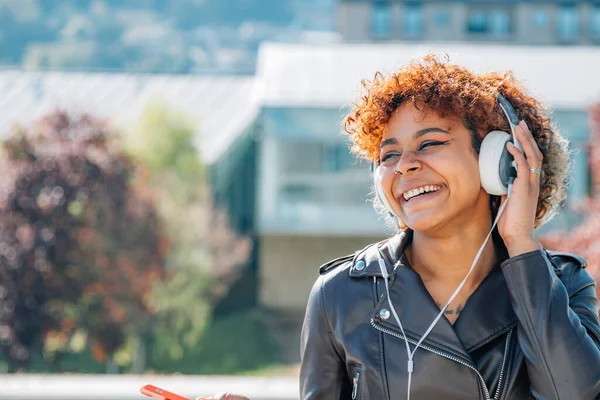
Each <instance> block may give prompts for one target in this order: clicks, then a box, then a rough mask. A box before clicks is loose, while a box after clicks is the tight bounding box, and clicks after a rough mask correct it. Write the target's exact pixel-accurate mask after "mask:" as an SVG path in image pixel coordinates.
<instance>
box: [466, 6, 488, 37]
mask: <svg viewBox="0 0 600 400" xmlns="http://www.w3.org/2000/svg"><path fill="white" fill-rule="evenodd" d="M467 31H469V33H486V32H487V31H488V16H487V14H486V13H485V12H483V11H481V10H474V11H472V12H471V14H470V15H469V20H468V25H467Z"/></svg>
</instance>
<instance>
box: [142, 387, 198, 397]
mask: <svg viewBox="0 0 600 400" xmlns="http://www.w3.org/2000/svg"><path fill="white" fill-rule="evenodd" d="M140 392H142V394H144V395H146V396H148V397H152V398H154V399H158V400H191V399H189V398H187V397H183V396H180V395H178V394H175V393H171V392H169V391H167V390H165V389H161V388H159V387H156V386H154V385H144V386H142V387H141V388H140Z"/></svg>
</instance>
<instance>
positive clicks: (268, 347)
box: [148, 312, 279, 374]
mask: <svg viewBox="0 0 600 400" xmlns="http://www.w3.org/2000/svg"><path fill="white" fill-rule="evenodd" d="M157 339H159V337H156V338H155V340H157ZM156 345H157V344H156V343H153V344H152V346H156ZM278 352H279V349H278V347H277V344H276V343H275V341H274V340H273V339H272V338H271V336H270V334H269V331H268V329H267V326H266V325H265V324H264V323H263V322H262V321H261V320H260V317H259V316H258V314H257V313H256V312H244V313H239V314H232V315H229V316H227V317H225V318H222V319H216V320H212V321H211V322H210V324H209V325H208V326H207V327H206V331H205V333H204V335H202V337H201V340H200V341H199V343H198V344H197V345H196V346H195V347H193V348H190V349H189V350H188V351H186V352H185V353H184V354H183V356H182V357H181V358H180V359H177V360H168V361H165V360H164V359H163V358H154V357H152V358H151V359H150V362H149V365H148V368H149V369H150V370H152V371H156V372H173V371H179V372H181V373H184V374H237V373H240V372H243V371H249V370H256V369H260V368H265V367H267V366H270V365H272V364H273V363H275V362H276V361H277V360H278Z"/></svg>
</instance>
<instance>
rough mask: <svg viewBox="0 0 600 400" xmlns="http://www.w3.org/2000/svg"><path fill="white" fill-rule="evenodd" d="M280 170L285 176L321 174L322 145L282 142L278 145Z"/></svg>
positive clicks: (303, 142)
mask: <svg viewBox="0 0 600 400" xmlns="http://www.w3.org/2000/svg"><path fill="white" fill-rule="evenodd" d="M278 149H279V159H280V160H281V169H282V172H283V173H285V174H306V173H309V174H310V173H321V172H323V163H324V160H323V145H322V144H321V143H319V142H309V141H296V140H293V141H292V140H282V141H280V142H279V143H278Z"/></svg>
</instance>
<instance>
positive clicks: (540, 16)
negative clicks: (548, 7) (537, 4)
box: [531, 10, 550, 28]
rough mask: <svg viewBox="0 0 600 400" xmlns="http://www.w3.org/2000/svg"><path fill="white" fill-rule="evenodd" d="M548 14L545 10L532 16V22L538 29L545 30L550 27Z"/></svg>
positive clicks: (538, 11) (535, 12)
mask: <svg viewBox="0 0 600 400" xmlns="http://www.w3.org/2000/svg"><path fill="white" fill-rule="evenodd" d="M549 19H550V18H549V17H548V13H547V12H546V11H545V10H535V11H534V12H533V15H532V16H531V22H533V26H535V27H536V28H543V27H545V26H547V25H548V21H549Z"/></svg>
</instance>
